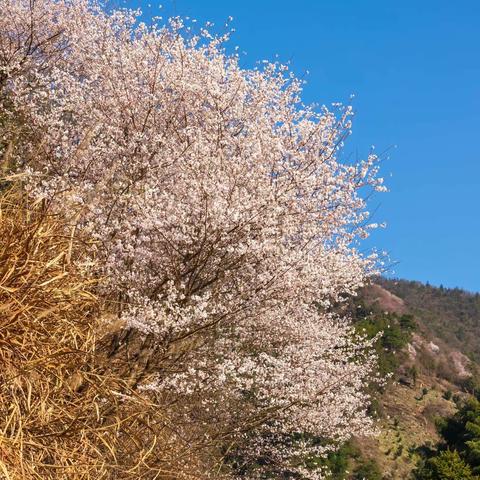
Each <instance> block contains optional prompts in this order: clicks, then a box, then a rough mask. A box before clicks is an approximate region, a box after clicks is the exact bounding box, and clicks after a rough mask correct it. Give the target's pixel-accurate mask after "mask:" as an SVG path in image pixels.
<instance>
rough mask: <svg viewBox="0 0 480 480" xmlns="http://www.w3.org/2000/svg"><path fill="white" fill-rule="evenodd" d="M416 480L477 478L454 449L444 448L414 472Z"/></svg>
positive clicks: (475, 479) (464, 479)
mask: <svg viewBox="0 0 480 480" xmlns="http://www.w3.org/2000/svg"><path fill="white" fill-rule="evenodd" d="M415 479H416V480H477V479H478V477H477V476H475V475H474V474H473V473H472V469H471V468H470V466H469V465H468V464H467V463H466V462H465V461H464V460H463V459H462V458H461V457H460V455H459V454H458V452H457V451H456V450H444V451H443V452H441V453H440V454H439V455H437V456H435V457H432V458H430V459H429V460H427V462H426V463H425V465H424V467H423V468H421V469H420V470H419V471H417V473H416V474H415Z"/></svg>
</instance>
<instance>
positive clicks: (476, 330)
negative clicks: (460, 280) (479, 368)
mask: <svg viewBox="0 0 480 480" xmlns="http://www.w3.org/2000/svg"><path fill="white" fill-rule="evenodd" d="M378 283H379V284H380V285H382V286H384V287H385V288H386V289H387V290H388V291H390V292H392V293H393V294H395V295H397V296H399V297H400V298H402V299H403V300H404V302H405V304H406V305H407V306H408V308H409V310H410V311H411V312H412V313H415V315H416V316H417V317H418V318H419V320H420V321H422V322H423V323H424V324H425V325H426V326H427V327H428V328H430V329H431V331H432V332H433V333H434V334H435V335H437V336H438V337H440V338H441V339H442V340H444V341H446V342H447V343H448V344H449V345H450V346H451V347H454V348H457V349H459V350H461V351H462V352H463V353H464V354H466V355H468V356H470V357H471V358H472V359H473V360H475V361H476V362H477V363H478V362H479V360H480V342H479V341H478V339H479V338H480V294H479V293H470V292H466V291H464V290H461V289H459V288H444V287H438V288H437V287H433V286H431V285H428V284H427V285H425V284H422V283H420V282H414V281H407V280H397V279H396V280H389V279H385V278H381V279H379V280H378Z"/></svg>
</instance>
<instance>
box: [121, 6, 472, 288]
mask: <svg viewBox="0 0 480 480" xmlns="http://www.w3.org/2000/svg"><path fill="white" fill-rule="evenodd" d="M127 5H128V6H135V7H136V6H140V7H142V9H143V10H144V13H145V15H146V16H147V17H148V16H151V15H154V14H158V13H159V10H158V9H157V7H156V6H155V5H156V3H155V2H152V6H150V7H149V6H148V3H147V0H127ZM161 14H162V15H164V16H166V17H167V16H171V15H181V16H190V17H192V18H195V19H197V20H198V22H199V23H200V22H201V23H203V22H205V21H207V20H208V21H212V22H214V23H215V25H216V27H219V28H221V27H222V25H223V24H224V23H225V20H226V19H227V17H228V16H229V15H231V16H233V18H234V20H233V26H234V27H235V29H236V33H235V34H234V35H233V38H232V42H231V43H232V45H233V46H235V45H238V46H239V47H240V50H243V51H245V52H246V56H245V57H244V59H243V62H244V65H245V66H252V65H254V63H255V61H256V60H262V59H275V55H276V54H278V55H279V60H280V61H284V62H286V61H290V62H291V65H292V69H293V71H294V72H295V73H296V74H297V75H299V76H302V75H303V74H304V73H305V72H306V70H308V71H309V75H308V76H307V81H308V84H307V85H306V87H305V92H304V100H305V101H306V102H308V103H310V102H319V103H325V104H328V103H331V102H334V101H344V102H348V100H349V96H350V94H352V93H353V94H355V96H356V97H355V99H354V103H353V104H354V107H355V109H356V111H357V115H356V118H355V121H354V128H353V130H354V134H353V135H352V137H351V138H350V139H349V141H348V143H347V145H346V152H347V153H351V154H353V155H354V156H358V157H359V158H360V157H362V156H365V155H366V154H367V153H368V150H369V147H370V145H372V144H374V145H375V146H376V150H377V152H381V151H382V150H384V149H387V148H389V147H391V146H393V145H396V146H397V148H395V149H393V150H391V152H390V155H389V156H390V159H389V160H388V161H385V162H384V163H383V167H382V169H383V176H384V177H385V179H386V183H387V186H388V187H389V189H390V192H389V193H387V194H382V195H379V196H377V197H376V198H375V199H374V201H373V203H372V208H373V207H376V206H377V205H378V206H379V209H378V211H377V213H376V217H375V219H376V220H377V221H384V220H385V221H386V222H387V224H388V227H387V229H386V230H385V231H382V232H377V233H375V234H374V236H373V238H372V239H371V240H369V245H371V244H374V245H376V246H378V247H379V248H380V249H385V250H387V251H388V252H389V253H390V257H391V259H392V260H393V261H397V262H399V263H398V264H397V265H395V267H394V270H395V275H396V276H399V277H402V278H407V279H415V280H421V281H429V282H430V283H432V284H436V285H438V284H443V285H444V286H450V287H454V286H459V287H462V288H466V289H468V290H472V291H480V241H479V240H480V215H479V207H480V201H479V195H480V131H479V127H480V1H479V0H459V1H456V2H454V1H446V0H417V1H415V0H406V1H389V0H355V1H354V0H317V1H314V0H309V1H307V0H297V1H288V2H287V1H283V0H276V1H273V0H237V1H228V0H223V1H220V0H175V1H173V0H164V1H163V8H162V10H161Z"/></svg>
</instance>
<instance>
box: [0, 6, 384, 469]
mask: <svg viewBox="0 0 480 480" xmlns="http://www.w3.org/2000/svg"><path fill="white" fill-rule="evenodd" d="M0 7H1V11H2V13H3V15H2V17H1V19H0V88H1V92H0V95H1V101H2V109H3V114H4V115H5V116H7V117H10V118H11V120H12V121H11V122H10V125H15V126H14V127H11V128H9V129H4V131H3V132H2V134H3V139H2V144H1V145H3V153H4V157H6V156H7V152H8V161H9V162H10V164H11V165H12V168H15V169H17V170H18V171H21V172H23V173H24V174H26V175H27V179H28V180H27V187H28V189H29V191H30V192H31V194H32V195H35V196H36V197H42V198H45V199H46V200H48V201H50V202H53V204H54V205H55V207H56V208H58V209H59V210H62V211H63V212H66V214H68V215H69V216H70V218H71V221H72V222H73V223H75V225H76V228H77V229H82V230H84V231H85V232H86V233H89V234H90V235H91V236H92V237H93V238H94V239H96V240H97V251H96V252H95V256H96V258H97V259H98V261H99V265H100V271H99V273H100V274H101V275H102V276H104V277H105V279H106V280H105V282H104V284H103V287H102V292H101V293H102V295H104V296H105V298H108V299H109V301H110V303H111V308H112V311H114V312H115V314H116V315H117V316H118V317H120V318H121V319H122V320H123V321H124V323H125V328H130V329H134V330H135V331H137V332H140V333H141V334H142V335H144V336H146V337H148V338H150V339H152V341H153V343H154V344H155V348H156V351H157V352H160V354H159V357H157V358H161V360H159V361H158V363H157V365H156V367H155V368H154V369H153V370H152V371H151V372H150V375H149V376H147V377H145V378H142V379H141V381H140V382H139V386H138V388H139V391H141V392H143V394H144V395H151V396H152V397H153V398H155V399H156V401H158V402H159V403H160V404H162V405H164V408H165V409H169V410H171V415H172V418H173V419H175V422H177V425H178V428H179V429H180V430H181V432H182V435H184V436H186V437H188V436H191V439H192V443H195V444H197V445H200V444H202V445H203V444H204V445H207V444H208V445H213V444H215V445H217V447H218V449H219V451H221V452H223V454H224V453H225V451H228V448H229V447H228V446H229V445H230V446H231V448H232V451H235V452H236V455H237V457H238V458H241V459H242V462H244V464H246V465H248V463H249V462H252V461H253V459H258V458H263V459H264V461H263V463H262V464H263V466H260V467H258V468H257V469H250V470H249V471H250V473H249V475H250V476H251V478H255V476H261V475H262V471H264V470H265V469H274V470H275V469H276V470H275V471H279V472H280V471H292V472H298V473H301V474H303V475H304V476H305V478H317V477H316V476H318V477H319V478H320V477H321V475H322V473H321V472H319V471H316V472H314V471H311V470H309V469H307V468H306V467H305V462H304V460H305V459H308V458H309V457H311V456H312V455H318V454H321V453H322V452H324V451H325V449H326V448H327V447H326V443H325V442H319V441H318V439H319V438H322V439H325V440H326V439H328V440H329V441H331V442H336V441H337V442H339V441H343V440H345V439H347V438H348V437H350V436H351V435H353V434H362V433H369V432H370V431H371V422H370V421H369V419H368V418H367V416H366V413H365V411H366V407H367V404H368V396H367V395H366V394H365V384H366V382H367V381H368V379H369V375H370V374H371V372H372V368H373V364H374V358H373V357H372V355H371V354H370V353H369V352H370V350H369V345H368V343H367V342H365V341H364V340H363V339H362V338H359V337H358V336H356V335H354V333H353V330H352V328H351V326H350V325H349V323H348V319H342V318H338V316H336V315H334V313H332V311H331V309H330V306H331V305H332V304H333V303H335V302H338V301H340V300H341V297H342V295H345V294H354V293H355V291H356V290H357V289H358V288H359V287H360V286H361V285H363V283H364V282H365V279H366V278H367V277H368V275H370V274H371V273H372V272H374V271H375V268H376V258H375V256H373V255H370V256H363V255H361V254H360V253H359V251H358V250H357V247H356V245H357V240H358V239H359V238H362V237H365V236H366V235H368V230H369V228H370V227H371V226H370V225H368V212H367V211H366V210H365V207H366V206H365V201H364V200H363V197H364V196H363V195H362V194H361V193H360V192H361V190H362V189H364V188H372V189H374V190H383V188H384V187H383V186H382V181H381V179H379V178H377V176H376V174H377V167H376V157H375V156H369V157H368V158H367V160H366V161H364V162H360V163H358V164H349V163H344V162H343V163H342V162H341V161H340V160H339V152H340V150H341V147H342V145H343V140H344V138H345V136H346V135H347V134H348V132H349V129H350V126H351V125H350V123H351V116H352V111H351V109H350V108H348V107H347V108H339V109H338V112H336V113H335V112H331V111H329V110H327V109H326V108H322V109H320V111H315V109H313V108H310V107H308V106H305V105H303V104H302V103H301V101H300V94H301V82H300V81H298V80H297V79H296V78H295V77H294V76H293V75H292V74H290V73H289V72H288V70H287V69H286V67H284V66H282V65H279V64H270V63H267V64H265V65H264V67H263V68H261V69H244V68H242V67H241V66H240V64H239V59H238V57H237V56H235V55H228V54H227V53H226V51H225V47H224V44H225V41H226V40H227V38H226V37H220V38H219V37H215V36H212V35H211V34H210V33H209V32H208V31H206V30H202V29H200V30H199V31H198V33H193V32H192V30H191V29H190V27H188V26H185V25H184V24H183V23H182V21H181V20H180V19H173V20H170V22H168V23H167V24H166V25H163V26H157V25H153V26H147V25H145V24H143V23H141V22H139V21H138V12H131V11H127V10H117V11H114V12H112V13H105V12H104V11H103V10H102V9H101V8H100V7H99V6H98V5H97V4H95V3H92V2H89V1H88V0H75V1H73V0H72V1H68V0H32V1H27V0H0ZM294 433H301V434H302V440H301V441H295V442H294V441H291V440H288V439H289V438H290V439H291V435H292V434H294ZM227 457H228V454H227V455H225V458H227ZM265 459H268V461H267V460H265ZM233 470H235V469H233ZM247 470H248V469H247ZM225 471H226V470H225V468H221V469H219V470H218V475H220V474H224V472H225ZM241 471H242V469H238V468H237V473H236V475H242V473H241ZM243 471H246V470H245V469H244V470H243ZM220 472H221V473H220ZM239 472H240V473H239ZM208 473H209V475H212V476H214V475H215V474H216V473H215V472H213V471H211V472H208ZM231 474H232V475H235V473H231Z"/></svg>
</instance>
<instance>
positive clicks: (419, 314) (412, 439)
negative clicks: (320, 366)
mask: <svg viewBox="0 0 480 480" xmlns="http://www.w3.org/2000/svg"><path fill="white" fill-rule="evenodd" d="M359 301H360V302H363V303H364V305H365V306H366V307H367V314H368V315H370V316H371V317H372V318H374V319H375V321H376V322H383V318H385V316H387V317H388V318H392V319H393V321H395V318H400V319H401V318H402V317H403V316H409V315H411V316H412V318H413V319H414V322H415V324H416V329H415V331H414V332H412V334H411V337H410V340H409V341H408V342H407V343H406V344H405V346H404V347H403V348H402V349H401V351H399V352H395V358H396V365H394V368H393V369H392V377H391V379H390V381H389V382H388V384H387V386H386V388H385V390H384V391H382V392H381V393H380V394H379V395H378V397H377V398H378V404H377V405H375V413H376V414H377V415H378V419H379V429H380V433H379V435H378V436H377V437H376V438H373V439H363V438H362V439H357V440H356V441H355V445H356V446H357V448H358V449H359V451H360V452H361V458H363V460H362V461H363V462H364V461H365V459H366V460H371V461H372V462H373V463H374V464H376V465H377V466H378V470H379V471H380V472H381V475H382V476H381V477H376V476H371V475H370V474H369V475H370V476H368V475H367V476H366V478H368V479H376V478H384V479H400V478H410V476H411V472H412V470H413V469H414V468H415V465H416V464H417V462H418V460H419V459H420V454H421V453H422V450H424V449H425V448H427V449H428V448H429V447H430V446H433V445H435V444H436V443H437V442H438V441H439V440H440V437H439V435H438V433H437V427H436V424H437V422H438V419H439V418H445V417H450V416H451V415H453V414H454V413H455V411H456V405H455V402H454V400H456V399H458V398H459V397H462V396H465V395H466V392H468V391H469V390H473V389H474V388H475V386H476V382H477V381H476V371H477V364H476V362H475V361H472V360H470V359H469V358H468V357H467V356H466V354H468V356H469V357H470V358H472V359H475V360H477V358H478V357H477V355H478V351H479V346H478V344H476V342H475V338H476V335H478V334H479V333H480V296H479V295H478V294H476V295H475V294H471V293H468V292H465V291H462V290H459V289H445V288H435V287H432V286H430V285H423V284H421V283H419V282H410V281H405V280H387V279H383V278H381V279H377V280H376V283H375V284H373V285H371V286H369V287H368V288H366V289H364V291H363V292H362V293H361V296H360V298H359ZM357 321H358V318H357ZM389 334H390V335H391V333H389ZM462 339H463V340H462ZM463 342H465V343H463ZM472 374H473V375H472ZM338 478H342V477H341V476H340V477H338ZM355 478H358V477H355Z"/></svg>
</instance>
